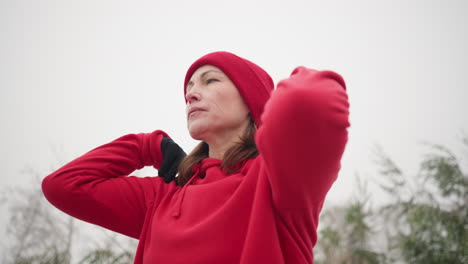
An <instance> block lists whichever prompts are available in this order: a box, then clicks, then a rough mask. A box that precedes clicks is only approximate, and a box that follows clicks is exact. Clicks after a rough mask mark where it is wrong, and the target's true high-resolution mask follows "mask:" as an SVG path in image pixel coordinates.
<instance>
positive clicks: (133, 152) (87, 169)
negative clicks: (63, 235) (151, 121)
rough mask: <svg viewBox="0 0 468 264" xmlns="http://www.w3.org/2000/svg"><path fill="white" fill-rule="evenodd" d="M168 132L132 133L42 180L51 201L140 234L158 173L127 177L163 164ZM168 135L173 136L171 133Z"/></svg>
mask: <svg viewBox="0 0 468 264" xmlns="http://www.w3.org/2000/svg"><path fill="white" fill-rule="evenodd" d="M163 136H167V134H166V133H164V132H162V131H159V130H157V131H154V132H153V133H148V134H144V133H142V134H130V135H126V136H123V137H121V138H118V139H116V140H114V141H112V142H110V143H108V144H105V145H103V146H100V147H97V148H95V149H93V150H91V151H90V152H88V153H86V154H84V155H83V156H81V157H79V158H77V159H75V160H73V161H71V162H70V163H68V164H66V165H64V166H63V167H62V168H60V169H58V170H57V171H55V172H53V173H52V174H50V175H49V176H47V177H46V178H45V179H44V180H43V181H42V191H43V193H44V195H45V197H46V198H47V200H48V201H49V202H50V203H52V204H53V205H54V206H55V207H57V208H58V209H60V210H62V211H63V212H65V213H67V214H69V215H71V216H73V217H76V218H78V219H81V220H83V221H86V222H89V223H92V224H96V225H99V226H102V227H105V228H108V229H110V230H113V231H116V232H119V233H121V234H124V235H127V236H130V237H134V238H138V237H139V235H140V232H141V228H142V226H143V222H144V218H145V213H146V210H147V208H148V205H149V204H151V202H152V199H153V194H154V192H155V191H157V189H158V188H159V185H161V186H162V182H163V181H162V180H161V179H160V178H159V177H157V178H153V177H151V178H150V177H147V178H139V177H134V176H132V177H122V176H127V175H128V174H130V173H132V172H133V171H134V170H137V169H141V168H143V167H144V166H154V167H155V168H156V169H158V168H159V166H160V164H161V163H162V154H161V150H160V144H161V140H162V138H163ZM167 137H168V136H167Z"/></svg>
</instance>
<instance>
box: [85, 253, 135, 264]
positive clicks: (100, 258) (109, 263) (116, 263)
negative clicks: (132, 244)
mask: <svg viewBox="0 0 468 264" xmlns="http://www.w3.org/2000/svg"><path fill="white" fill-rule="evenodd" d="M132 262H133V254H132V253H130V252H123V253H120V254H116V253H115V252H114V251H112V250H110V249H98V250H95V251H93V252H91V253H89V254H88V255H87V256H85V257H84V258H83V259H82V260H81V261H80V262H79V264H126V263H132Z"/></svg>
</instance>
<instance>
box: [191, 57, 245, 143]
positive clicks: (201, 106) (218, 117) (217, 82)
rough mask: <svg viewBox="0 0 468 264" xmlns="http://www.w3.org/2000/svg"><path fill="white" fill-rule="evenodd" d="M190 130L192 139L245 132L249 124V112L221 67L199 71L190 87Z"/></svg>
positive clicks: (210, 67)
mask: <svg viewBox="0 0 468 264" xmlns="http://www.w3.org/2000/svg"><path fill="white" fill-rule="evenodd" d="M185 97H186V99H187V109H186V111H187V128H188V130H189V132H190V135H191V136H192V138H194V139H197V140H205V141H206V140H208V139H209V138H212V137H225V136H227V135H230V134H233V133H236V132H239V135H240V134H241V133H242V132H243V130H242V129H243V128H245V127H246V125H247V124H248V122H249V118H248V114H249V109H248V107H247V105H246V104H245V102H244V100H243V99H242V97H241V95H240V93H239V91H238V90H237V88H236V86H235V85H234V83H232V81H231V80H230V79H229V77H228V76H227V75H226V74H224V72H222V71H221V70H220V69H219V68H218V67H215V66H212V65H204V66H202V67H200V68H198V69H197V70H196V71H195V72H194V73H193V75H192V77H191V78H190V81H189V82H188V83H187V90H186V95H185Z"/></svg>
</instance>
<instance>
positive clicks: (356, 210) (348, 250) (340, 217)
mask: <svg viewBox="0 0 468 264" xmlns="http://www.w3.org/2000/svg"><path fill="white" fill-rule="evenodd" d="M358 183H359V184H358V189H359V191H358V192H357V195H355V197H354V199H352V200H351V202H350V203H349V204H347V205H345V206H336V207H332V208H330V209H329V210H326V211H325V212H324V213H323V214H322V216H321V218H320V221H321V223H323V225H324V227H323V228H321V230H320V234H319V238H320V239H319V242H318V244H317V247H316V248H315V255H316V257H317V260H316V263H318V264H320V263H340V264H377V263H381V262H382V261H383V259H384V255H383V254H380V253H378V252H377V251H375V250H374V249H373V245H372V242H373V241H372V238H375V231H374V230H373V229H372V228H371V223H370V222H372V221H373V220H372V217H373V212H372V210H371V208H370V206H368V204H369V198H370V196H369V195H368V192H367V187H366V185H365V184H364V183H362V182H361V181H360V180H359V178H358Z"/></svg>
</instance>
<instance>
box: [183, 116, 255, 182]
mask: <svg viewBox="0 0 468 264" xmlns="http://www.w3.org/2000/svg"><path fill="white" fill-rule="evenodd" d="M256 131H257V127H256V125H255V122H254V121H253V119H252V118H250V121H249V125H248V127H247V128H246V130H245V132H244V134H243V135H242V136H241V137H240V141H239V142H236V143H235V144H234V145H233V146H232V147H230V148H229V149H228V150H227V151H226V153H224V157H223V162H222V163H221V168H223V169H224V171H225V172H226V173H227V174H232V173H235V172H238V171H239V170H240V169H241V168H242V162H243V161H245V160H247V159H251V158H254V157H256V156H258V150H257V145H255V132H256ZM208 150H209V146H208V144H207V143H206V142H204V141H202V142H201V143H200V144H198V145H197V146H196V147H195V148H194V149H193V150H192V152H190V154H189V155H187V156H186V157H185V158H184V159H183V160H182V162H181V163H180V165H179V168H178V173H179V175H178V176H177V178H176V183H177V185H179V186H183V185H185V184H186V183H187V182H188V181H189V180H190V178H191V177H192V176H193V172H192V167H193V166H195V165H196V164H198V163H199V162H200V161H201V160H203V159H204V158H208Z"/></svg>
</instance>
